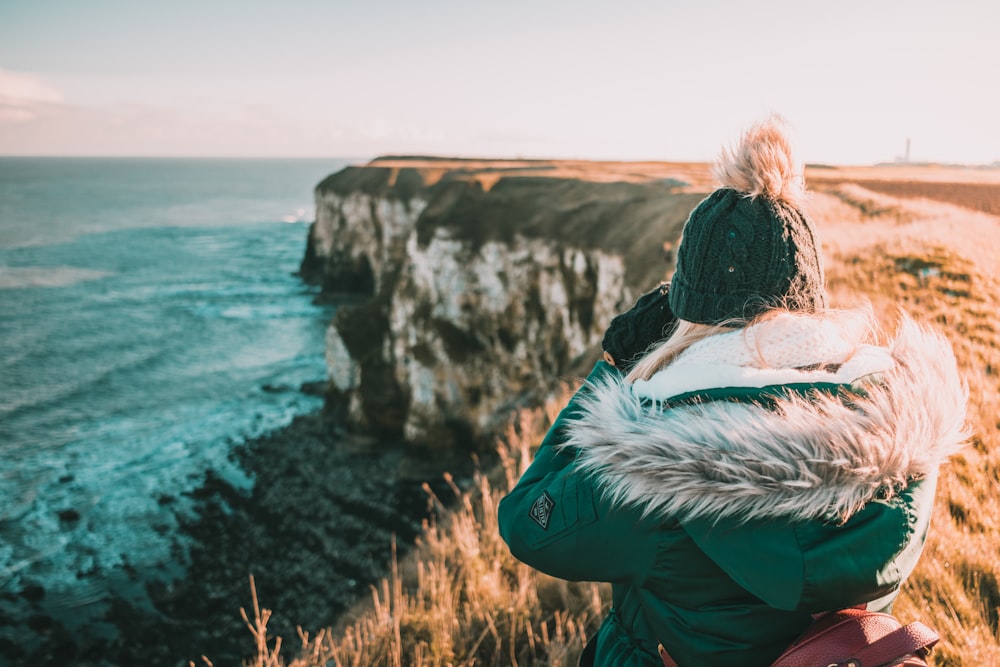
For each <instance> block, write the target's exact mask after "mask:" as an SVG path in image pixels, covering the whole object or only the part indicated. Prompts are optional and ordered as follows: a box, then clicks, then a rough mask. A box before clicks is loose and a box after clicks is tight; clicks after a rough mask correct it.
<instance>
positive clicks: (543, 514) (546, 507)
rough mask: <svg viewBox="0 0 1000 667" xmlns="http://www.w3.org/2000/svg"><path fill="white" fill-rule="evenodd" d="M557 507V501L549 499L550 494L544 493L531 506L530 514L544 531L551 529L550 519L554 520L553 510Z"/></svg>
mask: <svg viewBox="0 0 1000 667" xmlns="http://www.w3.org/2000/svg"><path fill="white" fill-rule="evenodd" d="M555 506H556V504H555V501H553V500H552V498H550V497H549V494H548V493H546V492H545V491H542V495H540V496H538V499H537V500H536V501H535V502H533V503H532V504H531V510H529V511H528V514H529V515H530V516H531V518H532V519H533V520H534V522H535V523H537V524H538V525H539V526H541V527H542V528H543V529H544V530H548V529H549V519H551V518H552V509H553V508H554V507H555Z"/></svg>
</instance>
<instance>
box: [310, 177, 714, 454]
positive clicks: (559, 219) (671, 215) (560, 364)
mask: <svg viewBox="0 0 1000 667" xmlns="http://www.w3.org/2000/svg"><path fill="white" fill-rule="evenodd" d="M383 165H386V166H383ZM528 167H529V168H528V169H527V171H528V173H525V171H526V169H525V167H524V166H522V167H520V168H519V169H503V168H497V167H496V166H495V165H494V166H493V168H491V169H486V170H484V169H482V168H477V169H469V168H464V169H463V168H455V166H454V165H450V164H445V165H442V164H439V163H430V165H428V164H423V165H416V166H411V165H410V163H409V162H407V161H405V160H403V161H400V160H398V159H397V160H395V161H393V160H381V161H376V162H374V163H372V164H371V165H369V166H365V167H351V168H348V169H345V170H343V171H341V172H338V173H337V174H335V175H333V176H331V177H329V178H328V179H326V180H325V181H323V182H322V183H321V184H320V185H319V186H317V189H316V222H315V223H314V224H313V226H312V228H311V230H310V235H309V243H308V247H307V251H306V257H305V259H304V260H303V263H302V273H303V275H304V276H305V277H306V278H307V279H309V280H312V281H314V282H318V283H320V284H322V285H323V290H324V292H325V293H327V294H329V295H331V296H332V297H333V298H335V299H339V302H340V306H339V307H338V309H337V314H336V316H335V317H334V319H333V321H332V322H331V324H330V327H329V329H328V331H327V336H326V347H327V349H326V358H327V365H328V369H329V376H330V388H329V396H330V400H331V401H333V402H335V403H337V404H338V405H339V406H341V407H343V408H344V409H345V410H346V415H347V418H348V421H349V423H350V424H351V425H353V426H354V427H356V428H358V429H360V430H362V431H365V432H368V433H371V434H373V435H375V436H378V437H379V438H382V439H401V440H404V441H406V442H408V443H411V444H414V445H418V446H422V447H425V448H427V449H430V450H433V451H453V450H455V449H456V448H459V449H469V448H477V447H481V446H483V445H484V444H486V443H487V441H488V436H490V435H492V434H493V433H495V431H496V430H497V428H498V427H500V426H502V425H503V424H504V423H506V419H507V417H508V415H509V413H510V409H511V408H512V407H514V406H515V405H517V404H518V403H519V402H520V401H523V400H526V399H530V398H538V397H541V396H544V395H545V394H547V393H549V392H551V391H553V390H554V389H555V388H556V387H557V386H558V384H559V382H560V381H561V380H562V379H564V378H565V377H566V373H568V372H570V369H579V368H582V367H585V366H587V365H589V363H590V362H591V360H592V359H596V357H597V355H599V350H600V348H599V344H600V339H601V336H602V334H603V332H604V329H605V328H606V326H607V324H608V322H609V321H610V320H611V318H612V317H613V316H614V315H615V314H616V313H618V312H620V311H621V310H622V309H624V308H627V307H628V306H629V305H631V303H632V302H633V301H634V298H635V297H636V296H637V295H638V293H639V291H640V290H642V289H646V288H648V287H651V286H652V285H653V284H655V281H656V280H658V279H660V278H661V277H662V275H663V273H664V271H665V270H666V263H665V262H664V261H663V251H662V244H663V242H664V241H667V240H669V239H671V238H672V237H675V236H676V233H677V230H678V229H679V227H680V226H681V224H682V223H683V220H684V217H685V216H686V213H687V211H688V210H690V206H691V205H693V202H695V201H697V198H698V197H699V195H689V194H688V195H686V194H682V193H679V192H677V183H676V182H673V181H670V182H664V181H663V180H662V179H660V180H647V181H646V182H640V183H623V182H617V183H597V182H586V181H582V180H579V179H571V178H553V177H539V176H537V175H533V174H532V173H531V169H530V167H536V168H537V167H538V165H531V164H530V163H529V165H528ZM498 172H499V174H498ZM511 172H512V173H511ZM498 176H499V178H498Z"/></svg>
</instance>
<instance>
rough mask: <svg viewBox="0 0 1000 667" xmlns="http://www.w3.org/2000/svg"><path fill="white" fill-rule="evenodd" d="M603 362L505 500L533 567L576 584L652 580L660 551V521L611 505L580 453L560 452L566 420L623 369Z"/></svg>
mask: <svg viewBox="0 0 1000 667" xmlns="http://www.w3.org/2000/svg"><path fill="white" fill-rule="evenodd" d="M617 372H618V371H617V370H615V368H614V367H613V366H610V365H609V364H607V363H605V362H603V361H601V362H598V364H597V365H596V366H595V367H594V370H593V371H592V372H591V374H590V377H588V378H587V383H584V385H583V386H582V387H581V388H580V390H579V391H578V392H577V393H576V394H575V395H574V396H573V398H572V399H570V401H569V403H568V404H567V405H566V407H565V408H564V409H563V410H562V412H560V413H559V417H558V418H557V419H556V421H555V423H553V425H552V427H551V428H550V429H549V431H548V433H547V434H546V435H545V438H544V439H543V440H542V443H541V445H540V446H539V448H538V452H537V453H536V455H535V459H534V461H533V462H532V464H531V465H530V466H529V467H528V469H527V470H526V471H525V473H524V475H523V476H522V477H521V479H520V481H519V482H518V483H517V486H515V487H514V489H513V490H512V491H511V492H510V493H509V494H508V495H507V496H506V497H505V498H504V499H503V500H501V501H500V507H499V524H500V534H501V536H502V537H503V539H504V540H505V541H506V542H507V545H508V546H509V547H510V550H511V553H513V554H514V556H515V557H516V558H517V559H518V560H521V561H523V562H524V563H527V564H528V565H530V566H532V567H534V568H536V569H538V570H541V571H542V572H545V573H546V574H549V575H552V576H554V577H559V578H561V579H569V580H573V581H581V580H586V581H609V582H617V581H627V580H631V581H635V580H641V579H643V578H645V576H646V573H647V572H648V571H649V569H650V568H651V566H652V562H653V559H654V557H655V551H656V545H657V540H656V534H657V530H656V528H657V526H656V524H657V522H656V521H654V520H652V519H649V518H646V519H644V518H642V516H641V512H640V511H639V510H638V509H636V508H627V507H625V508H623V507H615V506H613V505H611V504H610V503H609V502H607V500H605V499H604V498H603V497H602V494H601V493H600V491H599V489H598V488H597V486H596V480H595V479H594V477H593V476H592V475H590V474H584V473H582V472H580V471H579V470H578V468H577V467H576V465H575V463H576V454H575V451H574V450H572V449H569V448H563V449H559V448H557V445H558V444H559V443H561V442H562V441H563V439H564V437H565V434H564V430H565V429H564V425H565V422H566V420H567V419H568V418H569V417H570V416H572V415H573V414H575V413H576V412H577V411H578V410H579V409H580V408H579V405H578V404H579V398H580V396H581V395H582V393H583V392H586V391H588V390H589V388H588V383H589V382H590V381H592V380H594V379H596V378H598V377H600V376H601V375H603V374H606V373H617Z"/></svg>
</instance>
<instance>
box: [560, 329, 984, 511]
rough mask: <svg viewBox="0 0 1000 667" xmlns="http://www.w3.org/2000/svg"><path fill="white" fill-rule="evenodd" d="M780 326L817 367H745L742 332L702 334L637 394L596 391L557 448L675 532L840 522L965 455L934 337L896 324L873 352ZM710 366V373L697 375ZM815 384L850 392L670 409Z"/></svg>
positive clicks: (607, 381)
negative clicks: (714, 525)
mask: <svg viewBox="0 0 1000 667" xmlns="http://www.w3.org/2000/svg"><path fill="white" fill-rule="evenodd" d="M790 321H791V322H792V323H793V324H794V326H793V327H792V329H795V327H798V328H799V329H803V327H804V329H803V331H804V332H805V333H808V334H809V335H810V336H812V337H813V339H814V340H812V341H811V342H809V344H808V345H807V346H806V347H807V348H808V349H809V350H812V356H814V357H815V356H816V354H819V355H820V358H818V359H814V362H817V363H809V364H799V363H797V362H791V361H787V362H784V363H782V364H779V365H778V366H775V365H774V364H773V362H769V363H768V364H767V365H766V366H765V365H763V364H760V363H751V362H748V359H752V358H756V359H759V358H760V356H761V355H760V354H757V353H759V352H760V351H761V342H760V341H759V340H758V341H756V342H755V341H754V340H753V334H754V331H753V328H752V327H751V328H749V330H743V331H737V332H733V333H728V334H721V335H718V336H713V337H712V338H709V339H706V340H704V341H701V342H700V343H698V344H696V345H695V346H692V347H691V348H689V349H688V350H687V351H686V352H685V353H683V354H682V355H680V356H679V357H678V358H677V359H676V360H675V361H674V363H672V364H671V365H670V366H668V367H667V368H666V369H664V370H663V371H660V373H658V374H657V375H656V376H654V377H653V378H651V379H650V380H649V381H648V382H646V383H636V384H635V385H630V384H628V383H626V382H625V380H624V379H623V378H622V376H621V375H620V374H619V373H617V372H612V373H608V374H606V376H605V377H603V378H601V379H600V380H598V381H596V382H593V383H592V384H591V385H590V387H589V390H588V391H584V392H583V394H584V396H581V397H580V402H579V406H580V409H579V411H577V412H576V414H575V415H572V416H568V417H567V420H566V425H565V428H566V441H565V443H564V445H563V446H565V447H573V448H576V449H577V450H578V459H577V461H578V465H579V466H581V467H582V468H583V469H584V470H587V471H590V472H592V473H594V474H595V475H596V478H597V480H598V483H599V485H600V486H601V487H602V489H603V491H604V492H605V493H607V494H609V495H610V496H611V497H612V498H613V499H614V500H615V501H616V502H620V503H623V504H634V505H638V506H640V507H642V508H643V509H644V511H645V512H646V513H657V514H662V515H664V516H672V517H676V518H678V519H680V520H681V521H683V520H685V519H688V520H690V519H694V518H708V519H722V518H727V519H729V518H732V519H737V520H754V519H766V518H775V517H785V518H789V519H826V520H829V519H833V520H841V521H843V520H846V519H847V518H848V517H849V516H851V515H852V514H854V513H855V512H856V511H858V510H859V509H860V508H861V507H862V506H863V505H864V504H865V503H867V502H868V501H869V500H872V499H873V498H876V497H879V498H884V497H886V496H887V495H892V494H893V493H895V492H896V491H898V490H900V489H901V488H903V487H905V486H906V485H907V484H909V483H910V482H911V481H913V480H915V479H921V478H923V477H926V476H928V475H930V474H932V473H933V472H934V471H935V470H936V469H937V467H938V466H939V465H940V464H941V463H942V462H943V461H944V460H945V459H946V458H947V457H948V456H949V455H951V454H954V453H955V452H957V451H958V450H959V449H960V448H961V447H962V445H963V444H964V442H965V440H966V438H967V435H968V434H967V432H966V430H965V429H966V426H965V414H966V400H967V389H966V387H965V385H964V383H963V382H962V380H961V379H960V377H959V373H958V369H957V365H956V362H955V357H954V354H953V353H952V350H951V346H950V345H949V343H948V342H947V341H946V340H945V339H944V338H943V337H942V336H941V335H940V334H938V333H936V332H934V331H932V330H930V329H929V328H926V327H922V326H920V325H918V324H916V323H915V322H913V320H911V319H909V318H908V317H905V316H903V319H902V321H901V323H900V326H899V329H898V331H897V332H896V335H895V337H894V339H893V340H892V341H891V343H890V344H889V345H888V346H887V347H885V348H878V347H874V346H862V345H855V344H854V342H853V341H851V340H850V339H851V338H852V337H854V336H853V334H851V335H848V336H846V341H845V337H844V336H841V335H839V333H838V334H836V335H835V334H831V331H830V329H829V324H830V322H829V321H824V320H819V319H816V318H809V319H795V318H794V316H792V319H791V320H790ZM838 331H839V330H838ZM800 333H802V332H800ZM845 342H846V343H847V344H849V345H848V346H849V347H850V349H849V350H848V351H847V352H843V350H842V349H841V348H843V347H844V345H843V343H845ZM781 343H782V345H785V346H787V343H788V341H787V340H783V341H781ZM734 345H737V346H738V347H742V348H746V349H749V348H754V353H752V354H748V355H744V357H741V358H739V359H737V360H735V361H734V360H733V359H732V356H731V355H730V354H728V353H727V350H731V349H734V348H733V346H734ZM764 352H766V350H764ZM720 353H721V356H720ZM713 354H714V355H715V357H714V358H715V359H716V361H715V362H714V363H712V364H709V363H704V360H705V359H708V358H711V355H713ZM763 356H764V358H765V359H766V358H767V355H766V354H764V355H763ZM699 358H700V359H702V360H703V362H702V363H699V361H698V360H699ZM720 358H721V359H726V360H727V361H728V363H723V362H721V361H719V359H720ZM792 363H794V364H795V365H790V364H792ZM824 364H825V365H824ZM803 367H806V369H803ZM712 368H714V370H710V369H712ZM873 372H874V375H873V374H872V373H873ZM859 380H863V382H860V383H859ZM706 383H707V384H706ZM699 384H700V385H702V386H699ZM823 384H825V385H827V386H828V387H829V386H830V385H835V386H837V387H841V388H843V389H849V390H850V391H851V393H847V394H844V393H841V392H831V391H813V392H806V393H798V392H787V393H785V394H779V395H778V397H777V398H775V399H774V400H768V401H761V402H754V401H747V400H739V401H734V400H704V401H695V402H687V401H677V400H676V398H675V397H676V396H677V395H678V394H680V393H684V392H685V391H686V392H691V391H694V392H698V391H701V390H705V391H706V394H707V395H709V396H712V395H714V394H718V395H721V396H724V395H725V394H726V393H727V392H726V391H725V389H726V388H733V387H737V388H743V389H746V388H747V387H750V388H754V387H759V388H762V389H761V391H762V392H764V393H766V390H765V389H764V388H768V389H771V390H773V388H774V387H775V386H782V385H796V386H798V387H802V386H803V385H806V386H808V385H817V386H819V385H823ZM711 390H718V391H711ZM736 393H741V394H743V395H744V396H745V395H746V393H747V392H746V391H742V392H736ZM672 398H674V400H673V401H672V400H671V399H672Z"/></svg>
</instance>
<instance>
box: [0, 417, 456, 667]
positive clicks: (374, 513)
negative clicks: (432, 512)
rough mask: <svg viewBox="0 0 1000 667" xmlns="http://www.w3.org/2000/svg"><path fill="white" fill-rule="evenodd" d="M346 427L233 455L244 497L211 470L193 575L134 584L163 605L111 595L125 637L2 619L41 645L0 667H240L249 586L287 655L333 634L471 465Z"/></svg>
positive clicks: (16, 647) (184, 552) (300, 426)
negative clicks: (420, 455)
mask: <svg viewBox="0 0 1000 667" xmlns="http://www.w3.org/2000/svg"><path fill="white" fill-rule="evenodd" d="M342 424H343V422H342V418H341V417H340V416H338V415H337V414H335V413H334V412H332V411H331V410H329V409H325V410H320V411H318V412H315V413H312V414H308V415H304V416H300V417H298V418H296V419H295V420H293V421H292V422H291V423H290V424H289V425H288V426H286V427H284V428H282V429H278V430H276V431H273V432H271V433H269V434H266V435H264V436H262V437H260V438H257V439H254V440H250V441H247V442H246V443H243V444H241V445H238V446H237V447H236V448H235V449H234V451H233V456H234V457H236V459H237V461H238V462H239V464H240V466H241V467H242V468H244V469H245V471H246V472H247V474H248V475H250V476H251V477H252V478H253V479H254V480H255V483H254V484H253V487H252V488H251V489H250V490H249V491H242V490H240V489H237V488H234V487H233V486H231V485H230V484H228V483H227V482H226V481H224V480H223V479H221V478H220V477H219V476H218V475H216V474H215V473H214V471H212V470H209V471H207V472H206V475H205V479H204V483H203V484H202V485H201V486H199V488H197V489H196V490H195V491H193V492H192V493H191V496H192V499H193V501H194V503H195V507H196V508H197V512H196V514H195V515H194V516H188V517H186V518H184V517H178V520H179V523H180V530H179V535H178V538H177V541H176V543H175V547H176V549H175V551H176V559H177V561H178V562H186V563H187V569H186V575H185V576H183V577H181V578H178V579H176V580H174V581H171V582H168V583H165V582H162V581H159V580H156V581H152V582H149V581H145V580H144V576H143V573H141V572H135V571H132V572H128V573H127V575H128V577H130V578H131V579H132V580H133V583H134V585H135V586H144V587H145V589H146V593H147V594H148V597H149V599H150V600H151V601H152V605H151V606H149V605H137V604H135V603H134V601H131V600H130V599H126V598H125V596H121V597H117V596H116V597H113V598H112V599H111V600H109V601H108V602H109V603H110V606H109V610H108V612H107V614H106V616H105V618H104V619H103V620H104V622H105V623H106V627H111V628H113V629H114V632H112V633H107V635H106V636H100V635H99V634H98V633H94V634H90V633H86V635H85V636H84V633H80V632H73V631H71V630H70V629H68V628H67V627H66V626H65V625H64V624H63V623H60V622H59V621H58V620H57V619H54V618H51V617H48V616H45V615H44V614H39V613H35V614H32V613H31V612H30V609H29V610H28V612H27V614H26V616H27V618H26V619H0V620H5V621H8V620H11V621H14V622H17V623H18V624H19V625H26V626H27V627H25V632H27V633H30V634H31V635H32V637H31V639H32V641H30V642H24V643H21V642H15V643H13V644H11V643H10V642H7V643H5V644H4V645H0V664H10V665H21V664H24V665H28V664H30V665H36V666H39V667H48V666H53V667H54V666H56V665H67V664H73V665H81V666H90V665H92V666H95V667H96V666H101V667H110V666H120V665H137V664H142V665H148V666H150V667H157V666H160V665H162V666H164V667H166V666H169V667H174V666H177V665H182V666H186V665H188V663H189V661H193V662H194V663H195V664H199V665H200V664H204V663H203V662H202V659H201V656H205V657H207V658H209V659H210V660H211V661H212V663H213V664H214V665H217V666H220V667H221V666H222V665H239V664H241V661H242V660H243V659H245V658H248V657H250V656H251V655H252V654H253V651H254V642H253V639H252V637H251V635H250V633H249V632H248V630H247V628H246V626H245V625H244V623H243V621H242V619H241V618H240V607H245V608H247V609H250V608H251V606H252V602H251V597H250V586H249V580H248V577H249V575H251V574H252V575H254V578H255V582H256V588H257V593H258V597H259V600H260V603H261V605H262V606H264V607H267V608H269V609H272V610H273V611H274V616H273V618H272V620H271V622H270V624H269V628H268V629H269V631H270V632H271V633H273V634H274V635H280V636H282V637H284V638H285V644H286V646H294V645H295V643H296V641H297V636H298V635H297V631H296V626H302V628H303V629H304V630H306V631H309V632H311V633H314V632H315V631H317V630H319V629H321V628H323V627H326V626H331V625H333V624H335V622H336V620H337V617H338V616H339V615H340V614H341V613H342V612H343V611H344V610H345V609H346V608H347V607H349V606H350V605H351V604H353V603H354V602H355V601H357V600H358V599H359V598H360V597H362V596H364V595H366V594H367V591H368V587H369V585H370V584H372V583H375V582H377V581H378V580H379V579H380V578H381V577H382V576H383V575H384V574H385V572H386V566H387V564H388V560H389V557H390V553H391V550H390V549H391V543H392V540H393V537H394V536H395V538H396V540H397V542H398V544H399V549H400V551H401V552H405V551H406V549H407V547H408V545H411V544H412V542H413V539H414V537H415V536H416V535H417V534H418V532H419V530H420V524H421V521H422V519H423V518H424V517H426V516H427V514H428V512H429V504H428V502H427V500H428V498H427V494H426V492H425V491H424V490H423V488H422V485H423V483H424V482H428V483H430V484H431V485H432V487H433V488H434V490H435V493H437V494H438V495H439V496H440V497H441V498H444V499H447V498H448V496H449V495H450V494H449V492H448V487H447V485H446V484H445V483H444V481H443V479H442V477H441V473H442V472H444V471H445V470H446V469H448V470H450V471H451V472H453V473H454V474H456V475H457V476H459V477H464V476H466V475H467V474H468V473H469V472H470V469H471V461H467V462H465V463H464V464H463V462H461V461H452V462H441V461H437V462H435V464H434V468H436V473H433V474H432V473H431V468H428V467H425V466H421V465H415V464H414V461H413V460H412V459H411V455H410V454H408V453H407V450H406V449H405V448H403V447H402V446H400V444H399V443H391V442H378V443H373V442H371V441H370V440H367V439H364V438H360V437H358V436H355V435H352V434H349V433H348V432H346V431H345V430H344V428H343V427H342ZM448 463H451V464H453V465H452V466H450V467H449V466H448ZM462 468H465V469H464V470H463V469H462ZM436 480H440V481H436ZM167 502H169V501H167ZM44 595H45V591H44V590H41V591H23V592H22V593H21V595H20V596H18V597H19V600H18V602H19V603H20V606H21V607H22V608H31V607H33V606H35V607H36V608H37V602H38V601H40V600H41V599H42V598H43V597H44ZM32 598H34V603H35V604H33V600H32ZM28 647H30V648H28Z"/></svg>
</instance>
